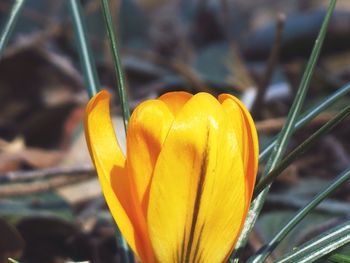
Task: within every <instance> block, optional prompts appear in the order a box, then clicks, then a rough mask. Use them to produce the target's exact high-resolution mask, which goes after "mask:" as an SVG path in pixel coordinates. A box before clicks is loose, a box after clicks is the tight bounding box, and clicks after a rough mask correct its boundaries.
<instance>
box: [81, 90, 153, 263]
mask: <svg viewBox="0 0 350 263" xmlns="http://www.w3.org/2000/svg"><path fill="white" fill-rule="evenodd" d="M109 100H110V95H109V93H108V92H107V91H101V92H99V93H98V94H97V95H96V96H94V97H93V98H92V99H91V100H90V102H89V103H88V105H87V108H86V114H85V120H84V126H85V137H86V141H87V145H88V148H89V151H90V155H91V158H92V160H93V163H94V165H95V167H96V170H97V174H98V176H99V179H100V182H101V186H102V190H103V194H104V196H105V199H106V201H107V204H108V207H109V209H110V211H111V213H112V215H113V218H114V219H115V221H116V223H117V225H118V227H119V229H120V231H121V232H122V234H123V236H124V237H125V239H126V240H127V242H128V243H129V245H130V247H131V248H132V249H133V251H134V252H135V253H136V255H137V256H138V257H139V258H141V260H143V261H144V262H152V261H153V250H152V249H151V245H150V242H149V238H148V233H147V227H146V222H145V219H144V218H143V215H142V212H141V206H140V205H139V204H137V202H135V197H134V194H135V192H134V188H133V186H132V184H131V182H130V180H129V177H128V176H127V173H126V169H125V168H124V166H125V157H124V155H123V153H122V151H121V149H120V147H119V145H118V142H117V139H116V136H115V133H114V129H113V125H112V121H111V118H110V112H109ZM140 218H141V220H140ZM142 219H143V221H142ZM149 259H151V260H149Z"/></svg>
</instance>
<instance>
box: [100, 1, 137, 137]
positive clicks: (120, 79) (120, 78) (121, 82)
mask: <svg viewBox="0 0 350 263" xmlns="http://www.w3.org/2000/svg"><path fill="white" fill-rule="evenodd" d="M101 5H102V13H103V17H104V19H105V24H106V28H107V33H108V38H109V42H110V45H111V50H112V58H113V63H114V68H115V72H116V78H117V84H118V92H119V97H120V103H121V105H122V112H123V119H124V128H125V132H126V130H127V127H128V120H129V117H130V109H129V104H128V98H127V94H126V86H125V76H124V72H123V68H122V65H121V60H120V54H119V49H118V44H117V41H116V37H115V33H114V28H113V23H112V16H111V12H110V10H109V4H108V0H101Z"/></svg>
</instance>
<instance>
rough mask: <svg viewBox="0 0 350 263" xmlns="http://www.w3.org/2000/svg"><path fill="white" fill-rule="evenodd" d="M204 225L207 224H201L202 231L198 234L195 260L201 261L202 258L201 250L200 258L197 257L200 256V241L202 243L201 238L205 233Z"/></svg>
mask: <svg viewBox="0 0 350 263" xmlns="http://www.w3.org/2000/svg"><path fill="white" fill-rule="evenodd" d="M204 225H205V224H203V225H202V226H201V229H200V231H199V236H198V240H197V244H196V247H195V249H194V255H193V262H200V258H201V254H202V251H201V252H200V254H199V258H198V259H197V257H198V252H199V247H200V243H201V239H202V234H203V229H204Z"/></svg>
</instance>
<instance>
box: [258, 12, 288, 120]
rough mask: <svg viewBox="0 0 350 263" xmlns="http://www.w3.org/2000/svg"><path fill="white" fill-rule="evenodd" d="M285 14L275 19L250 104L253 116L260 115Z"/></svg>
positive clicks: (280, 37) (275, 61)
mask: <svg viewBox="0 0 350 263" xmlns="http://www.w3.org/2000/svg"><path fill="white" fill-rule="evenodd" d="M285 19H286V16H285V15H284V14H282V13H280V14H278V16H277V19H276V34H275V40H274V43H273V46H272V49H271V53H270V56H269V59H268V61H267V65H266V68H265V73H264V75H263V78H262V80H261V82H260V84H259V87H258V93H257V95H256V99H255V102H254V104H253V106H252V110H251V112H252V115H253V116H255V117H260V116H259V115H260V114H261V108H262V106H263V102H264V96H265V93H266V91H267V88H268V86H269V83H270V81H271V78H272V75H273V72H274V69H275V67H276V65H277V63H278V59H279V53H280V49H281V42H282V33H283V28H284V21H285Z"/></svg>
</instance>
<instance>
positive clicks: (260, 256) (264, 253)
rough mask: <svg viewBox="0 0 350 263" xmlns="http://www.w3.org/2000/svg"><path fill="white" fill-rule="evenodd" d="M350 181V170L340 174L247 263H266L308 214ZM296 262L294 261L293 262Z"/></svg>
mask: <svg viewBox="0 0 350 263" xmlns="http://www.w3.org/2000/svg"><path fill="white" fill-rule="evenodd" d="M349 179H350V168H348V169H347V170H346V171H345V172H343V173H342V174H340V175H339V176H338V177H337V178H336V179H334V180H333V182H332V183H331V184H330V185H329V186H328V187H327V188H326V189H324V190H323V191H322V192H321V193H319V194H318V195H317V196H316V197H315V198H314V199H313V200H312V201H311V202H310V203H308V204H307V205H306V206H305V207H304V208H302V209H300V210H299V212H298V213H297V214H296V215H295V216H294V217H293V218H292V219H291V220H289V221H288V223H287V224H286V225H285V226H284V227H283V228H282V229H281V230H280V231H279V232H278V233H277V234H276V235H275V237H274V238H273V239H272V240H271V241H270V242H269V243H268V244H267V245H266V246H264V247H263V248H262V249H261V250H260V251H258V252H257V254H256V255H255V256H253V257H251V258H250V259H249V260H248V261H247V262H248V263H252V262H264V261H265V259H266V258H267V257H268V256H269V255H270V253H271V252H272V251H273V250H274V249H275V248H276V247H277V246H278V244H279V243H280V242H281V241H282V240H283V239H284V238H285V237H286V236H287V235H288V233H289V232H290V231H291V230H292V229H293V228H294V227H295V226H296V225H297V224H298V223H299V222H300V221H301V220H303V219H304V218H305V216H307V214H308V213H309V212H310V211H312V210H313V209H314V208H315V207H316V206H317V205H318V204H319V203H321V202H322V201H323V200H324V199H325V198H327V197H328V196H329V195H330V194H331V193H333V192H334V191H335V190H336V189H338V187H339V186H341V185H342V184H343V183H344V182H346V181H347V180H349ZM349 238H350V236H349ZM293 262H294V261H293Z"/></svg>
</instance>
